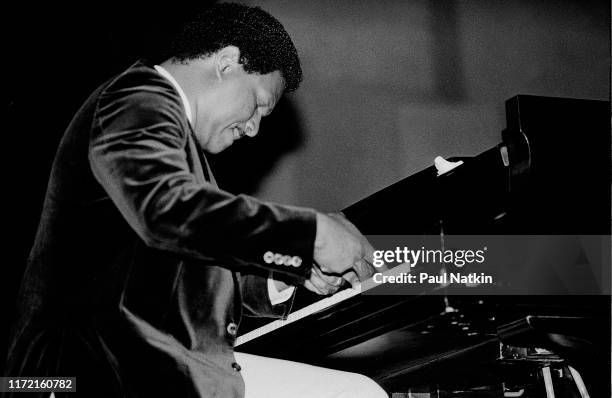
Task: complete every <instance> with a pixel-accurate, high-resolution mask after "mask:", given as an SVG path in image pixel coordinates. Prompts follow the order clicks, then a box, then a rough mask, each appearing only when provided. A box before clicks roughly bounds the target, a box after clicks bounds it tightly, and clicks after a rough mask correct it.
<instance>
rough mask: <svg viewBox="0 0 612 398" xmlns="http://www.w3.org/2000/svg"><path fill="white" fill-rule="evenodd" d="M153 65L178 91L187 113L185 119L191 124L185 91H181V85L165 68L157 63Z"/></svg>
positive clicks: (189, 106) (189, 108) (189, 107)
mask: <svg viewBox="0 0 612 398" xmlns="http://www.w3.org/2000/svg"><path fill="white" fill-rule="evenodd" d="M153 67H154V68H155V70H156V71H158V72H159V74H160V75H162V76H163V77H165V78H166V79H168V80H169V81H170V83H172V85H173V86H174V88H175V89H176V91H178V93H179V96H180V97H181V101H182V102H183V107H184V108H185V114H186V115H187V120H189V123H191V124H192V125H193V118H192V116H191V105H189V100H188V99H187V96H186V95H185V92H184V91H183V89H182V88H181V86H180V85H179V84H178V82H177V81H176V80H175V79H174V77H172V75H171V74H170V72H168V71H167V70H166V69H164V68H162V67H161V66H159V65H154V66H153Z"/></svg>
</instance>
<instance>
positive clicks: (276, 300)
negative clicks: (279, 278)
mask: <svg viewBox="0 0 612 398" xmlns="http://www.w3.org/2000/svg"><path fill="white" fill-rule="evenodd" d="M294 291H295V286H289V287H288V288H287V289H284V290H283V291H282V292H279V291H278V289H276V284H275V283H274V279H272V278H268V296H269V297H270V302H271V303H272V305H277V304H281V303H284V302H285V301H287V300H289V299H290V298H291V296H293V292H294Z"/></svg>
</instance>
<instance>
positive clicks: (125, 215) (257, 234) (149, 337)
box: [7, 62, 316, 397]
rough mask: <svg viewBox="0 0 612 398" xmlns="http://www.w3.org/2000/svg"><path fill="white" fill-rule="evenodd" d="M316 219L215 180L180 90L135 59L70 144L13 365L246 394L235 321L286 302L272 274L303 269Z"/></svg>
mask: <svg viewBox="0 0 612 398" xmlns="http://www.w3.org/2000/svg"><path fill="white" fill-rule="evenodd" d="M315 233H316V221H315V215H314V212H313V211H311V210H308V209H302V208H295V207H288V206H280V205H274V204H270V203H263V202H260V201H257V200H255V199H253V198H251V197H248V196H242V195H240V196H234V195H232V194H229V193H227V192H224V191H222V190H219V189H218V188H217V186H216V184H215V183H214V179H213V177H212V175H211V173H210V169H209V168H208V165H207V163H206V159H205V158H204V155H203V154H202V152H201V151H200V150H199V148H198V147H197V145H196V141H195V140H194V133H193V131H192V129H191V126H190V124H189V122H188V120H187V118H186V115H185V113H184V109H183V106H182V103H181V100H180V97H179V95H178V93H177V92H176V90H175V89H174V87H173V86H172V85H171V83H170V82H168V81H167V80H166V79H165V78H164V77H162V76H160V75H159V74H158V72H157V71H156V70H155V69H153V68H152V67H151V66H150V65H147V64H145V63H143V62H138V63H136V64H135V65H133V66H132V67H130V68H129V69H128V70H127V71H125V72H124V73H122V74H121V75H119V76H118V77H116V78H114V79H112V80H111V81H109V82H107V83H105V84H104V85H103V86H101V87H100V88H98V90H96V91H95V92H94V93H93V94H92V96H91V97H90V98H89V99H88V100H87V101H86V103H85V104H84V105H83V107H82V108H81V109H80V110H79V111H78V113H77V114H76V116H75V118H74V119H73V120H72V122H71V124H70V126H69V127H68V129H67V131H66V133H65V135H64V137H63V139H62V141H61V143H60V146H59V149H58V151H57V155H56V158H55V162H54V164H53V169H52V172H51V177H50V180H49V186H48V190H47V195H46V199H45V203H44V208H43V212H42V218H41V221H40V226H39V229H38V232H37V235H36V239H35V242H34V246H33V248H32V251H31V254H30V258H29V260H28V266H27V270H26V273H25V276H24V280H23V283H22V287H21V292H20V298H19V313H20V316H19V321H18V323H17V325H16V327H15V329H14V330H15V333H14V339H13V341H12V344H11V346H10V348H9V351H10V352H9V363H8V370H7V374H8V375H11V376H76V377H77V383H76V386H77V392H80V394H79V395H80V396H86V397H97V396H100V397H119V396H122V397H123V396H126V397H157V396H163V397H170V396H172V397H241V396H243V395H244V386H243V382H242V379H241V377H240V373H239V371H238V370H236V369H238V366H236V365H233V364H234V362H235V359H234V357H233V349H232V345H233V342H234V340H235V337H236V328H235V326H236V324H239V323H240V318H241V315H242V312H243V311H245V313H246V314H251V315H274V314H275V315H276V316H283V315H285V314H286V313H287V312H288V310H289V308H288V307H289V306H290V302H288V304H286V305H284V304H281V305H279V306H275V307H274V308H273V307H272V305H271V303H270V301H269V298H268V293H267V284H266V278H267V277H268V276H269V272H270V271H274V272H279V273H284V274H288V275H292V276H294V277H297V278H300V277H301V278H303V277H306V276H307V275H308V273H309V270H310V264H311V262H312V253H313V242H314V237H315ZM266 252H269V253H267V262H266V261H264V255H266ZM272 255H276V256H275V257H273V256H272ZM272 258H274V259H275V260H276V262H274V261H273V262H272V263H269V262H270V259H272ZM290 259H292V261H288V260H290ZM296 259H300V260H301V264H299V261H296ZM276 307H280V308H276ZM19 396H22V395H19ZM56 396H59V395H58V394H56ZM71 396H73V395H71Z"/></svg>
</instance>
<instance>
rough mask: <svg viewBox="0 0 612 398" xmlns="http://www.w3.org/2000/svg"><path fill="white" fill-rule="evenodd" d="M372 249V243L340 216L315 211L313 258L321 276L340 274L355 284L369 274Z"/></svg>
mask: <svg viewBox="0 0 612 398" xmlns="http://www.w3.org/2000/svg"><path fill="white" fill-rule="evenodd" d="M373 251H374V249H373V248H372V245H370V243H369V242H368V241H367V239H366V238H365V237H364V236H363V235H362V234H361V233H360V232H359V231H358V230H357V228H356V227H355V226H354V225H353V224H352V223H351V222H350V221H348V220H347V219H346V218H345V217H344V215H342V214H330V215H325V214H321V213H317V236H316V239H315V250H314V260H315V262H316V263H317V265H318V266H319V268H320V271H322V273H323V275H330V276H333V275H335V276H342V277H343V278H344V279H346V280H347V281H349V282H350V283H351V285H352V286H353V287H355V286H356V285H357V284H358V283H359V281H360V280H364V279H367V278H369V277H370V276H371V275H372V273H373V271H372V269H371V267H370V265H369V264H371V262H372V257H373ZM311 290H312V289H311Z"/></svg>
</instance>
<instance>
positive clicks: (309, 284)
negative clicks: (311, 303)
mask: <svg viewBox="0 0 612 398" xmlns="http://www.w3.org/2000/svg"><path fill="white" fill-rule="evenodd" d="M304 287H305V288H306V289H308V290H310V291H311V292H313V293H316V294H320V295H325V293H323V292H322V291H321V290H319V289H318V288H317V287H316V286H315V285H313V284H312V282H310V281H309V280H307V281H305V282H304Z"/></svg>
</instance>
